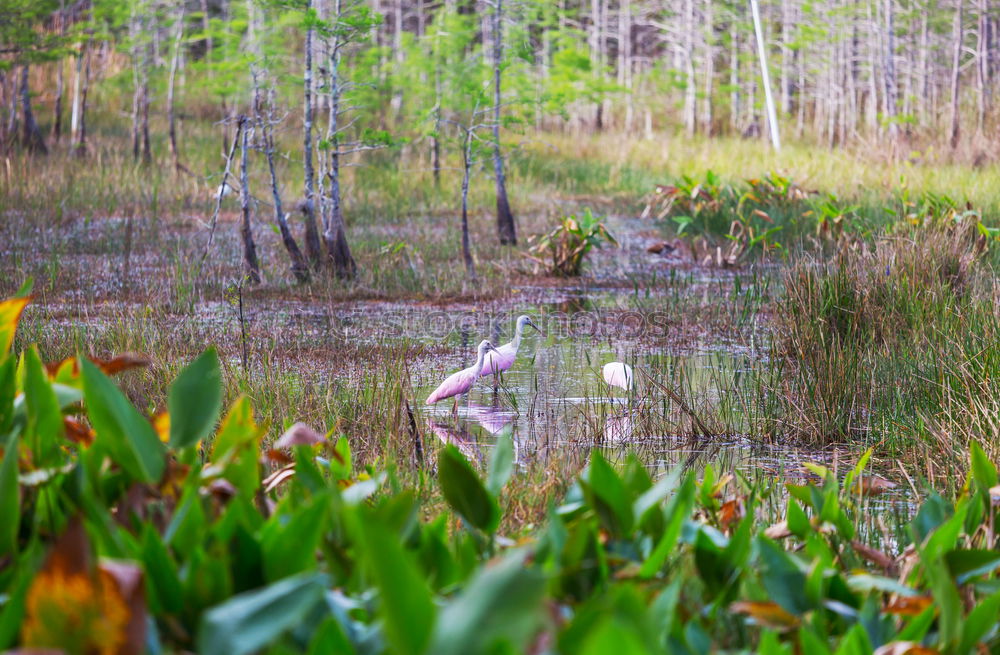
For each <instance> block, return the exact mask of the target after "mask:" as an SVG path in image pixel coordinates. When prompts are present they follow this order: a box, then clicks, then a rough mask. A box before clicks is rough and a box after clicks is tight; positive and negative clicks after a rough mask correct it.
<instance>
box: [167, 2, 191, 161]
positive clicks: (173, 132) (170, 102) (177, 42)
mask: <svg viewBox="0 0 1000 655" xmlns="http://www.w3.org/2000/svg"><path fill="white" fill-rule="evenodd" d="M184 7H185V5H184V3H183V2H181V3H180V15H178V16H177V35H176V36H175V37H174V50H173V53H172V54H171V57H170V77H169V78H168V81H167V137H168V139H169V140H170V156H171V157H172V158H173V160H174V170H175V171H178V172H179V171H182V170H183V171H186V170H187V169H186V168H185V167H184V165H183V164H181V155H180V151H179V150H178V149H177V112H176V110H175V108H174V83H175V81H176V80H177V67H178V65H179V62H180V58H181V40H182V39H183V38H184V17H185V12H184Z"/></svg>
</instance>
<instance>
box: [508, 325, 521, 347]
mask: <svg viewBox="0 0 1000 655" xmlns="http://www.w3.org/2000/svg"><path fill="white" fill-rule="evenodd" d="M523 333H524V323H518V324H517V329H515V330H514V340H513V341H511V342H510V343H511V345H513V346H514V352H517V349H518V348H520V347H521V335H522V334H523Z"/></svg>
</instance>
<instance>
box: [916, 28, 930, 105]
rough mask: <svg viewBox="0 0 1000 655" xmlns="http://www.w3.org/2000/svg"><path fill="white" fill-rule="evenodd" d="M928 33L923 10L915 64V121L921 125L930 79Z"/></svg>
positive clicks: (928, 29)
mask: <svg viewBox="0 0 1000 655" xmlns="http://www.w3.org/2000/svg"><path fill="white" fill-rule="evenodd" d="M929 31H930V25H929V20H928V17H927V11H926V10H925V11H924V12H923V13H921V15H920V45H919V46H918V47H919V49H920V55H919V63H918V64H917V75H918V77H917V120H918V122H920V124H921V125H922V124H924V122H925V121H926V120H927V91H928V89H927V86H928V78H929V77H930V74H929V72H928V67H927V62H928V57H927V55H928V51H929V50H930V42H929V34H928V33H929Z"/></svg>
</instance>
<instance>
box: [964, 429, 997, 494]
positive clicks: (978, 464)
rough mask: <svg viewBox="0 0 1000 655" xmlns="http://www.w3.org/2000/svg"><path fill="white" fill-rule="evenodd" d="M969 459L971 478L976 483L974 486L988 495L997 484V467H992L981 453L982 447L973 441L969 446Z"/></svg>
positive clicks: (984, 454) (983, 453)
mask: <svg viewBox="0 0 1000 655" xmlns="http://www.w3.org/2000/svg"><path fill="white" fill-rule="evenodd" d="M969 459H970V467H971V469H972V477H973V479H974V480H975V481H976V485H977V486H978V487H979V488H980V489H981V490H982V491H985V492H987V493H988V492H989V490H990V489H991V488H992V487H995V486H996V484H997V467H996V466H994V465H993V462H991V461H990V458H989V457H987V456H986V453H985V452H983V448H982V446H980V445H979V442H978V441H975V440H973V441H972V443H971V444H969Z"/></svg>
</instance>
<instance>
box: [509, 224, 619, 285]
mask: <svg viewBox="0 0 1000 655" xmlns="http://www.w3.org/2000/svg"><path fill="white" fill-rule="evenodd" d="M605 243H608V244H611V245H612V246H617V245H618V242H617V241H616V240H615V238H614V237H613V236H612V235H611V232H609V231H608V228H607V227H606V226H605V225H604V223H603V222H601V221H599V220H597V218H596V217H595V216H594V214H593V213H592V212H591V211H590V209H589V208H587V209H584V210H583V212H582V213H581V214H580V215H579V216H578V215H576V214H571V215H570V216H567V217H565V218H563V219H562V220H561V221H560V222H559V225H558V226H557V227H555V228H554V229H553V230H552V231H550V232H548V233H547V234H543V235H541V236H538V237H535V238H534V239H533V240H532V244H531V247H530V248H529V249H528V253H527V254H528V256H529V257H530V258H531V259H532V260H533V261H535V262H537V263H539V264H542V265H544V266H546V267H547V268H548V272H549V273H550V274H551V275H557V276H560V277H577V276H579V275H580V272H581V270H582V269H583V260H584V258H585V257H586V256H587V253H589V252H590V251H591V250H592V249H594V248H599V247H600V246H601V245H603V244H605Z"/></svg>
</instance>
